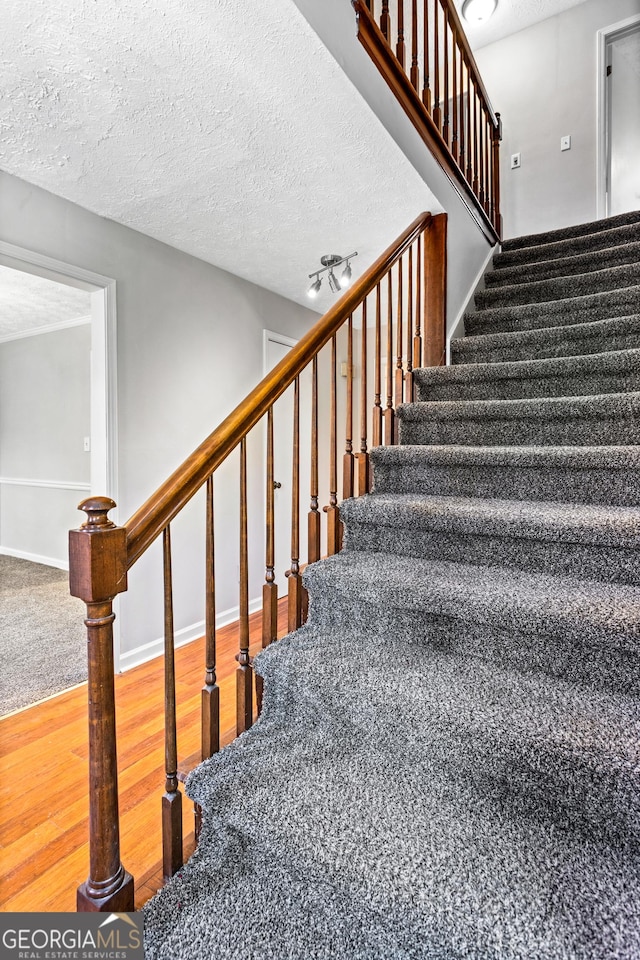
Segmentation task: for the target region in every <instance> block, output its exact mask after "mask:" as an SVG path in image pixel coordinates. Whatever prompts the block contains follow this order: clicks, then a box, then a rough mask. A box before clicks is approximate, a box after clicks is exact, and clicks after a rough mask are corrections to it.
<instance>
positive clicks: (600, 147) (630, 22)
mask: <svg viewBox="0 0 640 960" xmlns="http://www.w3.org/2000/svg"><path fill="white" fill-rule="evenodd" d="M634 26H639V27H640V14H634V16H632V17H627V18H626V20H619V21H618V22H617V23H612V24H610V25H609V26H608V27H603V28H602V30H598V33H597V35H596V42H597V71H598V73H597V78H598V79H597V85H596V89H597V101H596V131H597V137H598V143H597V151H596V213H597V217H598V219H601V218H602V217H606V216H607V215H608V211H607V122H608V113H609V111H608V106H607V76H606V70H607V41H608V40H610V39H611V38H612V37H613V36H614V35H615V34H616V33H624V32H625V31H626V30H628V29H629V27H634Z"/></svg>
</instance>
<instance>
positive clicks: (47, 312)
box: [0, 266, 91, 338]
mask: <svg viewBox="0 0 640 960" xmlns="http://www.w3.org/2000/svg"><path fill="white" fill-rule="evenodd" d="M90 316H91V294H90V293H87V292H86V291H85V290H76V289H75V288H74V287H68V286H67V285H66V284H63V283H56V282H55V281H54V280H46V279H45V278H44V277H36V276H34V275H33V274H31V273H23V272H22V271H21V270H13V269H12V268H11V267H2V266H0V338H5V337H10V336H12V335H15V334H19V333H24V332H25V331H27V330H40V329H43V328H46V327H47V326H50V325H51V324H53V323H64V322H65V321H67V320H77V319H80V318H81V317H90Z"/></svg>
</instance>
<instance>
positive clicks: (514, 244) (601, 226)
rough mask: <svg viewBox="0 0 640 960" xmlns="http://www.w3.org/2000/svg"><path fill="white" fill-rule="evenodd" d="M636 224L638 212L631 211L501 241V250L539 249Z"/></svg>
mask: <svg viewBox="0 0 640 960" xmlns="http://www.w3.org/2000/svg"><path fill="white" fill-rule="evenodd" d="M638 222H640V210H632V211H631V212H629V213H620V214H617V215H616V216H615V217H604V218H603V219H602V220H591V221H589V222H588V223H578V224H575V225H574V226H572V227H561V228H560V229H558V230H547V231H545V232H543V233H529V234H526V235H525V236H522V237H513V238H512V239H510V240H504V241H503V243H502V249H503V250H506V251H511V250H522V249H523V248H524V247H539V246H541V245H543V244H546V243H557V242H558V241H560V240H570V239H573V238H574V237H587V236H591V235H592V234H596V233H603V232H606V231H608V230H614V229H615V228H616V227H624V226H627V225H628V224H632V223H638Z"/></svg>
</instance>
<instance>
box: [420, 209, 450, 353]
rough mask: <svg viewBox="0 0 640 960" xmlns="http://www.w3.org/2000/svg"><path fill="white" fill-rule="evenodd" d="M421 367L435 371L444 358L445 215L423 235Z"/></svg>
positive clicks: (438, 217)
mask: <svg viewBox="0 0 640 960" xmlns="http://www.w3.org/2000/svg"><path fill="white" fill-rule="evenodd" d="M423 279H424V288H423V289H424V361H423V362H424V365H425V367H439V366H441V365H442V364H444V362H445V358H446V338H447V214H446V213H439V214H437V216H435V217H432V218H431V223H430V224H429V226H428V228H427V230H426V231H425V234H424V278H423Z"/></svg>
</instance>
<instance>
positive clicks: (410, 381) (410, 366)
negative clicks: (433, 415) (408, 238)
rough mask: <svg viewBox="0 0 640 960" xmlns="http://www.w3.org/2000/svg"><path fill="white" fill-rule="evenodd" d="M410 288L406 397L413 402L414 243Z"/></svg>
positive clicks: (410, 267)
mask: <svg viewBox="0 0 640 960" xmlns="http://www.w3.org/2000/svg"><path fill="white" fill-rule="evenodd" d="M408 280H409V283H408V290H407V363H406V368H407V370H406V374H405V383H406V390H405V399H406V402H407V403H413V363H412V359H413V336H414V332H413V244H411V246H410V247H409V264H408Z"/></svg>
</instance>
